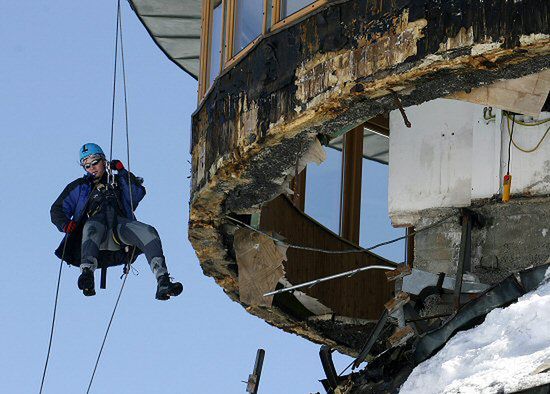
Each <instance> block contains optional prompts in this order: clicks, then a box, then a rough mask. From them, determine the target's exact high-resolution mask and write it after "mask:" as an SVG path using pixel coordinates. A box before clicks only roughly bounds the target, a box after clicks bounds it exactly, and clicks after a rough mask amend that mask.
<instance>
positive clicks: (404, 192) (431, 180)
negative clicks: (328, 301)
mask: <svg viewBox="0 0 550 394" xmlns="http://www.w3.org/2000/svg"><path fill="white" fill-rule="evenodd" d="M406 112H407V116H408V118H409V120H410V121H411V123H412V125H413V126H412V128H410V129H409V128H407V127H406V126H405V125H404V123H403V119H402V117H401V114H400V113H399V111H393V112H391V114H390V169H389V184H388V188H389V191H388V209H389V214H390V217H391V219H392V222H393V224H394V225H395V226H403V225H410V224H414V222H415V221H416V219H417V218H418V217H419V213H420V211H421V210H423V209H428V208H443V207H465V206H469V205H470V204H471V202H472V200H475V199H482V198H490V197H492V196H493V195H495V194H499V193H500V190H501V183H502V176H503V175H504V174H505V173H506V161H507V157H508V141H509V138H508V131H507V128H506V122H505V119H504V120H502V119H501V111H498V110H494V111H493V113H494V114H495V115H496V119H494V120H490V121H487V120H485V119H483V106H480V105H476V104H471V103H467V102H463V101H455V100H446V99H438V100H434V101H430V102H428V103H424V104H422V105H419V106H414V107H409V108H406ZM547 117H550V114H542V115H541V118H547ZM501 125H502V127H501ZM549 126H550V122H549V123H546V124H545V125H541V126H537V127H523V126H519V127H518V125H517V124H516V125H515V126H514V141H516V142H517V143H518V145H520V146H525V147H528V148H532V147H533V146H534V145H536V143H537V142H538V141H539V140H540V138H541V137H542V135H543V134H544V132H545V131H546V128H547V127H549ZM549 134H550V133H549ZM511 158H512V160H511V173H512V193H523V194H530V195H544V194H549V193H550V135H548V136H547V137H546V139H545V141H543V143H542V144H541V146H540V148H539V149H538V150H537V151H536V152H534V153H531V154H526V153H523V152H520V151H519V150H517V149H516V148H514V147H512V155H511Z"/></svg>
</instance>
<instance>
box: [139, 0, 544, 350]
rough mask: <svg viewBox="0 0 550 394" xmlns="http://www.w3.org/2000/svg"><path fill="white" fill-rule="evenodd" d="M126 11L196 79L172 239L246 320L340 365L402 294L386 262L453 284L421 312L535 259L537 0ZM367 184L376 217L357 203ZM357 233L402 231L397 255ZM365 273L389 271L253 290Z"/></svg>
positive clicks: (216, 0) (540, 92) (539, 174)
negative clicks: (183, 198)
mask: <svg viewBox="0 0 550 394" xmlns="http://www.w3.org/2000/svg"><path fill="white" fill-rule="evenodd" d="M130 3H131V5H132V7H133V9H134V10H135V12H136V14H137V15H138V17H139V18H140V19H141V21H142V22H143V24H144V25H145V27H146V28H147V30H148V31H149V33H150V34H151V36H152V38H153V39H154V40H155V42H156V43H157V44H158V45H159V47H160V48H161V49H162V50H163V51H164V53H165V54H166V55H167V56H168V57H169V58H170V59H172V60H173V61H174V62H175V63H176V64H178V65H179V66H180V67H181V68H182V69H184V70H185V71H187V72H188V73H190V74H191V75H193V76H194V77H196V78H198V81H199V91H198V97H197V99H198V104H197V110H196V111H195V113H194V115H193V119H192V125H193V127H192V130H193V131H192V152H191V155H192V169H193V171H192V198H191V202H190V222H189V237H190V240H191V243H192V244H193V247H194V248H195V250H196V252H197V255H198V257H199V260H200V263H201V266H202V268H203V271H204V273H205V275H208V276H211V277H213V278H214V279H215V281H216V283H217V284H218V285H219V286H221V287H222V288H223V289H224V291H225V292H226V294H227V295H228V296H229V297H230V298H231V299H233V300H234V301H236V302H239V303H241V304H242V305H243V307H245V308H246V310H247V311H248V312H249V313H251V314H254V315H256V316H258V317H260V318H262V319H264V320H265V321H266V322H268V323H269V324H271V325H273V326H275V327H278V328H280V329H283V330H285V331H288V332H292V333H296V334H298V335H301V336H303V337H304V338H307V339H308V340H311V341H314V342H316V343H319V344H324V345H327V346H329V347H330V348H331V349H338V350H339V351H341V352H344V353H346V354H349V355H354V356H357V355H358V354H360V353H361V351H362V350H364V348H365V342H367V340H368V339H369V338H371V337H372V335H371V334H372V333H373V329H375V328H376V327H377V322H378V321H379V318H380V316H381V315H383V313H386V312H385V311H387V310H388V306H387V305H388V301H392V300H393V301H392V302H396V300H397V301H398V300H399V294H403V293H399V291H396V290H400V288H401V287H402V285H403V283H401V282H403V281H404V280H405V279H403V278H402V276H403V275H405V274H406V273H408V272H405V271H406V269H404V268H403V267H404V266H407V267H409V268H410V267H414V268H415V269H421V270H422V271H424V272H426V273H428V274H431V275H432V276H427V277H426V278H428V279H424V282H422V281H420V282H422V284H423V285H425V286H428V285H429V284H430V281H432V282H434V283H431V285H432V287H433V286H435V285H436V282H437V275H438V274H439V273H444V274H445V275H444V276H445V277H446V278H447V280H448V279H452V281H453V282H452V283H454V285H448V284H447V286H451V287H453V286H454V287H455V288H456V286H457V283H461V285H458V295H457V297H455V298H456V299H457V302H458V305H454V306H453V305H449V303H446V304H445V305H438V308H436V309H437V310H438V311H439V312H440V313H441V311H443V312H446V313H447V314H448V313H452V311H453V310H455V309H456V307H458V306H459V305H461V304H464V303H465V302H466V301H465V299H464V297H465V296H467V295H464V294H462V296H461V287H460V286H465V287H463V288H462V290H464V288H469V289H470V292H471V293H475V292H476V291H477V292H478V293H479V292H481V291H484V290H486V289H487V288H488V287H489V286H492V285H495V284H497V283H500V282H501V281H502V280H504V279H505V278H507V277H508V275H509V274H510V273H511V272H516V271H519V270H523V269H526V268H528V267H531V266H539V265H542V264H545V263H546V262H547V259H548V257H549V256H550V253H549V248H548V240H549V239H550V238H547V237H550V234H548V233H549V232H550V199H549V197H548V196H549V195H550V160H549V159H548V158H549V157H550V142H549V141H550V137H548V136H547V134H548V130H549V126H550V123H549V122H547V121H546V119H548V118H549V117H550V113H548V111H550V108H549V104H548V100H547V97H548V92H549V90H550V72H549V71H548V69H549V68H550V56H549V53H550V45H549V44H550V24H549V16H550V13H549V4H548V3H547V2H545V1H542V0H529V1H507V0H491V1H481V0H473V1H465V0H458V1H436V0H415V1H412V0H403V1H400V0H392V1H386V0H333V1H331V0H317V1H307V0H262V1H260V0H258V1H248V0H211V1H208V0H205V1H202V2H200V1H198V0H196V1H185V2H184V1H179V0H162V1H160V0H156V1H153V0H130ZM201 22H202V23H201ZM541 111H542V112H541ZM545 111H546V112H545ZM510 141H512V142H511V143H510ZM373 162H376V163H377V166H378V167H376V168H377V169H376V170H372V166H371V164H372V163H373ZM317 164H320V167H316V166H317ZM369 171H373V172H372V173H369ZM507 173H509V174H512V182H511V200H510V201H509V202H507V203H503V202H502V197H503V194H505V195H506V192H504V190H503V179H504V176H505V175H506V174H507ZM370 179H376V180H377V181H376V182H375V183H374V184H372V183H369V181H370ZM386 184H387V185H388V187H387V193H386V187H385V185H386ZM367 185H368V186H367ZM377 189H380V190H382V195H383V196H385V197H384V198H385V199H386V201H384V203H383V204H382V205H381V207H382V208H380V206H378V207H377V206H368V205H367V204H366V203H365V196H369V195H370V194H371V193H372V192H373V191H374V190H377ZM505 199H506V196H505ZM386 203H387V209H386V208H385V206H386V205H385V204H386ZM373 212H375V213H376V214H377V215H379V217H380V218H381V219H380V220H379V221H374V222H369V220H368V215H369V214H372V213H373ZM390 219H391V222H392V224H393V226H394V227H396V228H398V230H390V229H388V228H386V227H387V226H384V224H383V222H384V220H387V221H389V220H390ZM415 229H416V230H422V231H419V232H418V234H416V235H415V234H414V231H415ZM392 231H393V232H392ZM369 232H371V233H372V232H374V233H381V234H386V233H387V234H394V235H401V234H408V235H410V236H409V237H406V239H405V240H402V241H401V245H402V249H403V258H401V259H398V258H395V257H393V258H391V257H389V256H386V257H384V256H383V255H380V254H376V253H377V250H372V251H367V250H364V249H363V248H364V247H366V246H369V244H368V240H369V239H368V237H366V235H365V234H368V233H369ZM413 235H414V236H413ZM274 239H276V240H279V242H278V241H276V240H274ZM289 245H290V246H289ZM295 246H299V247H302V248H296V247H295ZM308 248H309V249H308ZM312 249H314V250H312ZM326 251H331V252H334V251H347V252H346V253H327V252H326ZM402 263H405V264H402ZM366 266H386V267H390V268H395V267H398V268H399V270H398V271H399V272H402V273H403V275H401V276H399V278H398V279H397V280H396V282H392V281H388V280H387V275H386V273H385V272H384V270H374V269H373V270H368V271H365V272H362V273H358V274H356V275H353V276H352V277H344V278H340V279H335V280H331V281H327V282H323V283H319V284H317V285H315V286H313V287H309V288H307V287H306V288H301V289H299V290H296V291H293V292H281V293H278V294H276V295H274V296H267V297H266V296H264V294H265V293H268V292H272V291H274V290H276V289H282V288H285V287H289V286H292V285H297V284H300V283H303V282H308V281H313V280H316V279H319V278H323V277H327V276H331V275H335V274H339V273H342V272H346V271H350V270H354V269H358V268H361V267H366ZM457 272H458V274H457ZM415 275H417V274H415ZM413 277H414V278H415V280H417V279H418V277H417V276H414V275H413ZM434 278H435V279H434ZM440 278H441V283H439V288H440V289H441V288H442V286H443V287H445V286H446V285H445V283H447V282H445V280H444V278H443V276H441V275H440ZM455 278H456V280H455ZM418 280H419V279H418ZM462 281H464V284H463V285H462ZM409 282H411V280H409ZM396 283H398V285H397V286H398V287H399V288H397V289H396ZM407 286H408V285H407ZM468 286H470V287H468ZM476 286H477V287H476ZM476 289H477V290H476ZM464 291H465V290H464ZM465 292H466V293H467V291H465ZM461 297H462V298H461ZM466 298H468V297H466ZM470 298H472V297H470ZM385 305H386V307H385ZM401 311H402V310H401ZM424 312H425V311H424ZM424 312H422V313H424ZM440 320H441V319H440ZM440 322H441V321H440ZM404 328H405V327H404V326H403V325H401V324H399V325H398V330H397V331H398V332H396V334H400V335H402V336H401V337H399V335H398V337H399V338H397V337H396V338H394V339H395V340H396V342H395V344H397V345H401V344H403V343H404V342H405V341H406V340H407V339H408V338H409V337H410V335H408V334H407V332H403V331H399V330H400V329H404ZM397 345H396V346H397Z"/></svg>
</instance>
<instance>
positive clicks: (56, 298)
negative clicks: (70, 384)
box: [40, 233, 69, 394]
mask: <svg viewBox="0 0 550 394" xmlns="http://www.w3.org/2000/svg"><path fill="white" fill-rule="evenodd" d="M68 237H69V234H68V233H65V239H64V241H63V252H62V253H61V261H60V263H59V273H58V274H57V287H56V289H55V301H54V304H53V317H52V327H51V330H50V340H49V342H48V354H47V355H46V363H45V364H44V371H43V372H42V381H41V382H40V394H42V390H43V388H44V380H45V379H46V370H47V369H48V362H49V361H50V352H51V349H52V342H53V332H54V327H55V317H56V314H57V301H58V299H59V284H60V283H61V270H62V268H63V260H64V259H65V248H66V247H67V240H68Z"/></svg>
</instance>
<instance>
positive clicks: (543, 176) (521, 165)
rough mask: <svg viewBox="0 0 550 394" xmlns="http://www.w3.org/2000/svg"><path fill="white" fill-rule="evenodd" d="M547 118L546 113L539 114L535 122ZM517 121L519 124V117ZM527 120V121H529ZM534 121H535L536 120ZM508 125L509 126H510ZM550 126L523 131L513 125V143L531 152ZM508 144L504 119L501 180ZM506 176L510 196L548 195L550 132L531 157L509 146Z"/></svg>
mask: <svg viewBox="0 0 550 394" xmlns="http://www.w3.org/2000/svg"><path fill="white" fill-rule="evenodd" d="M548 118H550V113H549V112H543V113H541V115H540V117H539V118H538V119H548ZM518 119H521V120H523V117H522V116H520V117H518ZM531 119H532V118H530V117H529V118H528V119H527V121H532V120H531ZM536 119H537V118H535V120H536ZM510 123H511V122H510ZM548 127H550V122H547V123H545V124H543V125H540V126H534V127H525V126H521V125H519V124H515V125H514V133H513V140H514V142H515V143H516V144H517V145H518V146H520V147H521V148H527V149H532V148H534V147H535V146H536V145H537V143H538V142H539V141H540V140H541V138H542V136H543V135H544V133H545V132H546V130H547V129H548ZM509 141H510V137H509V131H508V127H507V122H506V118H504V120H503V122H502V147H501V149H502V153H501V155H502V160H501V179H502V176H503V175H504V174H506V167H507V160H508V142H509ZM510 156H511V162H510V173H511V174H512V195H513V194H523V195H533V196H535V195H546V194H550V132H549V133H548V134H547V135H546V138H545V139H544V141H543V142H542V143H541V145H540V147H539V148H538V149H537V150H536V151H534V152H532V153H524V152H521V151H520V150H519V149H517V148H516V147H514V146H513V145H512V148H511V155H510Z"/></svg>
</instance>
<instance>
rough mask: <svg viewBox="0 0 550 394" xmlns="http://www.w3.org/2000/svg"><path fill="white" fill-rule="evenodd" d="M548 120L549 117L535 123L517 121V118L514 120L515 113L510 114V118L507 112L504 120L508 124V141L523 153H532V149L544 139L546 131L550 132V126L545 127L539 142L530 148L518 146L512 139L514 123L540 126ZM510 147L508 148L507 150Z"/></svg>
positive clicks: (538, 145) (535, 148) (537, 146)
mask: <svg viewBox="0 0 550 394" xmlns="http://www.w3.org/2000/svg"><path fill="white" fill-rule="evenodd" d="M510 120H512V131H510ZM549 121H550V118H549V119H546V120H544V121H541V122H537V123H524V122H519V121H517V120H515V114H514V115H512V118H510V115H509V114H508V113H507V114H506V122H507V125H508V134H509V135H510V142H511V143H512V144H513V145H514V146H515V147H516V148H517V149H518V150H520V151H522V152H523V153H532V152H534V151H536V150H537V149H538V148H539V147H540V145H541V144H542V142H543V141H544V139H545V138H546V136H547V135H548V132H550V126H548V128H547V129H546V131H545V132H544V134H543V135H542V138H541V139H540V140H539V142H538V143H537V144H536V145H535V146H534V147H533V148H531V149H529V148H523V147H521V146H519V145H518V144H517V143H516V141H514V139H513V137H512V135H513V133H514V124H516V123H517V124H519V125H522V126H530V127H532V126H540V125H542V124H544V123H546V122H549ZM509 150H510V149H509V148H508V151H509ZM508 156H510V154H509V153H508Z"/></svg>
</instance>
